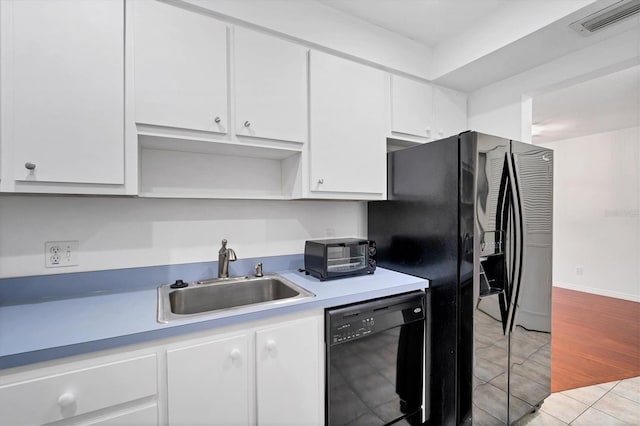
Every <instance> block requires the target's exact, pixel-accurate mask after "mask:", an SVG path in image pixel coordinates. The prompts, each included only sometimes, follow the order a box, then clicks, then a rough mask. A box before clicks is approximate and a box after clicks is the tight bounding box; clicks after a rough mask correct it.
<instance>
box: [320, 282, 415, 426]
mask: <svg viewBox="0 0 640 426" xmlns="http://www.w3.org/2000/svg"><path fill="white" fill-rule="evenodd" d="M325 330H326V332H325V343H326V350H327V353H326V413H325V414H326V416H325V419H326V421H325V422H326V424H327V425H329V426H338V425H367V426H375V425H389V424H392V423H393V424H398V425H419V424H421V423H422V420H423V406H424V401H425V397H424V392H423V388H424V376H425V375H424V360H425V345H424V342H425V293H424V292H422V291H417V292H412V293H405V294H401V295H397V296H392V297H386V298H382V299H375V300H371V301H367V302H362V303H356V304H352V305H346V306H340V307H336V308H332V309H327V310H326V312H325Z"/></svg>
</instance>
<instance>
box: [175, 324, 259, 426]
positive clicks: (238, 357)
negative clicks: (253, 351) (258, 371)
mask: <svg viewBox="0 0 640 426" xmlns="http://www.w3.org/2000/svg"><path fill="white" fill-rule="evenodd" d="M247 354H248V343H247V337H246V336H245V335H238V336H233V337H229V338H223V339H220V340H215V341H211V342H207V343H203V344H198V345H194V346H188V347H184V348H178V349H172V350H169V351H167V373H168V386H169V391H168V408H169V424H173V425H185V424H209V425H243V424H248V423H249V385H248V379H249V377H248V361H249V359H250V358H249V357H248V356H247Z"/></svg>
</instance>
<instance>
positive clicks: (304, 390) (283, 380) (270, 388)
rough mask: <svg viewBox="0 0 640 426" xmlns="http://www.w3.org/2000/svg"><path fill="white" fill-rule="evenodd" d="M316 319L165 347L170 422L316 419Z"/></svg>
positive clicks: (320, 394)
mask: <svg viewBox="0 0 640 426" xmlns="http://www.w3.org/2000/svg"><path fill="white" fill-rule="evenodd" d="M321 319H322V314H317V315H312V316H305V317H297V318H294V319H288V320H285V321H282V320H279V321H273V322H272V321H269V322H268V323H261V324H257V325H255V326H249V327H247V328H245V329H243V330H242V331H241V332H240V333H231V334H229V333H227V334H224V335H221V334H218V335H215V336H210V337H208V338H207V337H205V338H199V339H198V340H195V341H190V342H178V343H176V345H174V346H172V347H171V348H170V349H169V350H168V351H167V372H168V399H167V402H168V404H167V408H168V420H169V424H170V425H183V424H209V425H248V424H258V425H296V426H304V425H321V424H323V423H324V408H323V407H324V399H323V398H324V387H323V386H324V380H323V377H324V367H323V364H322V362H323V355H322V348H323V344H322V332H321V330H322V328H321V327H322V321H321Z"/></svg>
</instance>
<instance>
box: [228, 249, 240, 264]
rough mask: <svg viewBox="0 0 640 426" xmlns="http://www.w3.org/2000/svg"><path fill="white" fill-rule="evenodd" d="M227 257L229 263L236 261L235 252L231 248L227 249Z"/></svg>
mask: <svg viewBox="0 0 640 426" xmlns="http://www.w3.org/2000/svg"><path fill="white" fill-rule="evenodd" d="M227 256H228V258H229V262H235V261H236V260H238V258H237V257H236V252H235V251H233V249H232V248H229V249H227Z"/></svg>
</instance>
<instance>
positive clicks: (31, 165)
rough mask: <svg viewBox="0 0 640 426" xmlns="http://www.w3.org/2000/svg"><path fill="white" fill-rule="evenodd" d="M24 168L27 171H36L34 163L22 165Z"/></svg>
mask: <svg viewBox="0 0 640 426" xmlns="http://www.w3.org/2000/svg"><path fill="white" fill-rule="evenodd" d="M24 167H25V168H26V169H27V170H35V169H36V165H35V164H34V163H24Z"/></svg>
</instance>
